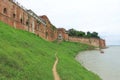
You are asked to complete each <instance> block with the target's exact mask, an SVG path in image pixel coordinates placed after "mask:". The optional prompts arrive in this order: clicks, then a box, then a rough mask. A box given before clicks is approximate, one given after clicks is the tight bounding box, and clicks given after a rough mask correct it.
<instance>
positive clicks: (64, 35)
mask: <svg viewBox="0 0 120 80" xmlns="http://www.w3.org/2000/svg"><path fill="white" fill-rule="evenodd" d="M57 31H58V39H61V40H66V41H68V34H67V31H66V30H65V29H64V28H58V29H57Z"/></svg>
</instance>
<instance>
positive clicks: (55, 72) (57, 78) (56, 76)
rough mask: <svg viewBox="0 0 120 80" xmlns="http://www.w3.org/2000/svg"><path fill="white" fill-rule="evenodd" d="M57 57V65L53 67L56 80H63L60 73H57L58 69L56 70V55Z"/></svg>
mask: <svg viewBox="0 0 120 80" xmlns="http://www.w3.org/2000/svg"><path fill="white" fill-rule="evenodd" d="M55 57H56V60H55V63H54V65H53V69H52V71H53V76H54V80H61V79H60V77H59V75H58V73H57V69H56V67H57V63H58V57H57V56H56V55H55Z"/></svg>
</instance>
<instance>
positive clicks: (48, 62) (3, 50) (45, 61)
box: [0, 22, 100, 80]
mask: <svg viewBox="0 0 120 80" xmlns="http://www.w3.org/2000/svg"><path fill="white" fill-rule="evenodd" d="M91 48H93V47H92V46H88V45H85V44H81V43H75V42H61V43H59V44H58V43H57V42H48V41H45V40H43V39H42V38H40V37H38V36H36V35H34V34H32V33H29V32H26V31H23V30H17V29H14V28H11V27H10V26H8V25H6V24H4V23H2V22H0V61H1V62H0V80H54V78H53V74H52V67H53V64H54V61H55V59H56V58H55V56H54V54H55V53H56V52H57V56H58V58H59V61H58V64H57V71H58V74H59V75H60V78H61V80H100V78H99V77H98V76H97V75H95V74H94V73H92V72H90V71H88V70H86V69H85V68H84V67H83V66H82V65H81V64H79V63H78V62H77V61H76V60H75V59H74V57H75V56H76V55H77V53H78V52H79V51H84V50H88V49H91Z"/></svg>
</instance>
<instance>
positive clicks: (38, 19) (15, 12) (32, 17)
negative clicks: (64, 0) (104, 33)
mask: <svg viewBox="0 0 120 80" xmlns="http://www.w3.org/2000/svg"><path fill="white" fill-rule="evenodd" d="M0 21H3V22H5V23H7V24H9V25H11V27H12V26H13V27H14V28H17V29H22V30H26V31H29V32H31V33H34V34H36V35H38V36H40V37H42V38H43V39H46V40H48V41H54V40H56V39H58V38H61V39H62V40H66V41H72V42H81V43H85V44H89V45H93V46H96V47H99V46H100V47H105V46H106V45H105V40H103V39H96V38H89V39H88V38H77V37H70V36H68V34H67V32H66V30H65V29H64V28H58V29H57V28H56V27H55V26H54V25H52V24H51V22H50V20H49V19H48V17H47V16H45V15H43V16H37V15H36V14H35V13H34V12H33V11H32V10H27V9H25V8H24V7H23V6H21V5H20V4H19V3H18V2H16V1H15V0H0Z"/></svg>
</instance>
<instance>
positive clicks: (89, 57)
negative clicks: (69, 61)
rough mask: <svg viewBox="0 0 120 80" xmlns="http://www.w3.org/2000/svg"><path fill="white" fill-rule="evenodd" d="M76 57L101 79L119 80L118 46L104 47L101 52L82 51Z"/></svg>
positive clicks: (119, 60)
mask: <svg viewBox="0 0 120 80" xmlns="http://www.w3.org/2000/svg"><path fill="white" fill-rule="evenodd" d="M76 59H77V61H79V62H80V63H81V64H82V65H83V66H85V67H86V68H87V69H88V70H90V71H92V72H94V73H96V74H98V75H99V76H100V77H101V78H102V79H103V80H120V46H111V47H109V48H107V49H104V53H102V54H101V53H100V52H99V51H97V50H95V51H86V52H82V53H80V54H78V55H77V57H76Z"/></svg>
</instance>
